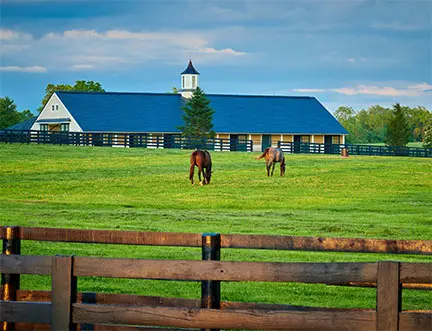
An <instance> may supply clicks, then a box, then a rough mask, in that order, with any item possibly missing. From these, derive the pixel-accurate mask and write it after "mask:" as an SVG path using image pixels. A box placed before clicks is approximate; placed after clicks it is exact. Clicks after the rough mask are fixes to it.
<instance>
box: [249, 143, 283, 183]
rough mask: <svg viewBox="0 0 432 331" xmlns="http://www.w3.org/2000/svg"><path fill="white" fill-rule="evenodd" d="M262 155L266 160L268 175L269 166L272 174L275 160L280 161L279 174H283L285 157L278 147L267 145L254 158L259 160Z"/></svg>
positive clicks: (268, 173)
mask: <svg viewBox="0 0 432 331" xmlns="http://www.w3.org/2000/svg"><path fill="white" fill-rule="evenodd" d="M263 157H264V158H265V160H266V168H267V176H270V168H271V175H272V176H273V172H274V168H275V164H276V162H279V163H280V175H281V176H284V175H285V157H284V154H283V152H282V150H281V149H280V148H274V147H268V148H266V149H265V150H264V152H263V153H262V154H261V155H260V156H259V157H257V158H256V159H257V160H259V159H262V158H263Z"/></svg>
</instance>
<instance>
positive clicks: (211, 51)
mask: <svg viewBox="0 0 432 331" xmlns="http://www.w3.org/2000/svg"><path fill="white" fill-rule="evenodd" d="M191 52H196V53H204V54H205V53H207V54H226V55H234V56H239V55H240V56H241V55H246V53H245V52H238V51H235V50H233V49H232V48H223V49H216V48H211V47H204V48H198V49H196V50H192V51H191Z"/></svg>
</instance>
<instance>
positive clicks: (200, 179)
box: [198, 166, 204, 185]
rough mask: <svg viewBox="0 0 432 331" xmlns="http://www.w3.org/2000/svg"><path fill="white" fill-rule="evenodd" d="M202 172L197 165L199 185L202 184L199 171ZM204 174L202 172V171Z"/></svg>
mask: <svg viewBox="0 0 432 331" xmlns="http://www.w3.org/2000/svg"><path fill="white" fill-rule="evenodd" d="M202 172H203V168H202V167H200V166H198V179H199V183H200V185H202V181H201V173H202ZM203 175H204V173H203Z"/></svg>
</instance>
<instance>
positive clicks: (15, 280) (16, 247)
mask: <svg viewBox="0 0 432 331" xmlns="http://www.w3.org/2000/svg"><path fill="white" fill-rule="evenodd" d="M2 230H3V231H4V234H5V236H4V239H3V249H2V254H5V255H11V254H20V253H21V240H20V237H19V227H18V226H4V227H3V229H2ZM1 285H2V286H1V289H2V291H1V299H2V300H4V301H16V300H17V290H19V287H20V275H19V274H2V275H1ZM13 329H15V324H14V323H11V322H2V330H3V331H8V330H13Z"/></svg>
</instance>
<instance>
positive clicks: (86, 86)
mask: <svg viewBox="0 0 432 331" xmlns="http://www.w3.org/2000/svg"><path fill="white" fill-rule="evenodd" d="M57 91H80V92H105V90H104V89H103V88H102V85H101V84H100V83H98V82H94V81H92V80H89V81H85V80H77V81H75V85H74V86H71V85H69V84H59V85H53V84H48V85H47V87H46V89H45V96H44V98H43V99H42V106H40V107H39V108H38V112H41V111H42V109H43V108H44V107H45V105H46V104H47V102H48V100H49V99H50V98H51V95H52V94H53V93H54V92H57Z"/></svg>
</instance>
